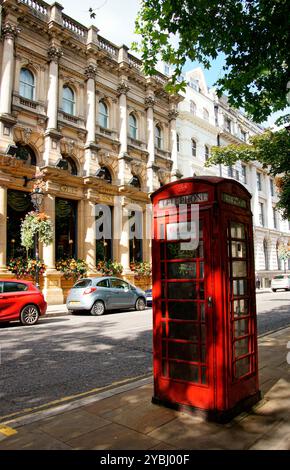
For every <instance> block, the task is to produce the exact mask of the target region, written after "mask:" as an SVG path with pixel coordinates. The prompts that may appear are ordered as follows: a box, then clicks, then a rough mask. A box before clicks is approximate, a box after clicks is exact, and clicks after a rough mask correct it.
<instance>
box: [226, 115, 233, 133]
mask: <svg viewBox="0 0 290 470" xmlns="http://www.w3.org/2000/svg"><path fill="white" fill-rule="evenodd" d="M225 129H226V131H228V132H232V121H231V120H230V119H229V118H228V117H225Z"/></svg>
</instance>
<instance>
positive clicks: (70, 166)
mask: <svg viewBox="0 0 290 470" xmlns="http://www.w3.org/2000/svg"><path fill="white" fill-rule="evenodd" d="M62 158H63V159H64V160H65V161H66V162H67V164H68V168H67V171H68V172H69V173H70V174H71V175H73V176H77V174H78V168H77V165H76V163H75V161H74V160H73V158H71V157H69V156H66V155H62Z"/></svg>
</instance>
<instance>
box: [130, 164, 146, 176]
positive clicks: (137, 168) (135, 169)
mask: <svg viewBox="0 0 290 470" xmlns="http://www.w3.org/2000/svg"><path fill="white" fill-rule="evenodd" d="M143 166H144V164H142V163H141V162H138V161H136V160H133V161H132V162H131V171H132V175H136V176H140V175H141V173H142V170H143Z"/></svg>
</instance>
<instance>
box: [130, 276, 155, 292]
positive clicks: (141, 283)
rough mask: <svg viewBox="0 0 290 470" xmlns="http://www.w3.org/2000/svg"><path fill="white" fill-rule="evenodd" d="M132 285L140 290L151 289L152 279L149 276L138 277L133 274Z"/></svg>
mask: <svg viewBox="0 0 290 470" xmlns="http://www.w3.org/2000/svg"><path fill="white" fill-rule="evenodd" d="M133 282H134V285H135V286H136V287H139V288H140V289H142V290H146V289H151V287H152V278H151V276H139V275H136V274H135V277H134V281H133Z"/></svg>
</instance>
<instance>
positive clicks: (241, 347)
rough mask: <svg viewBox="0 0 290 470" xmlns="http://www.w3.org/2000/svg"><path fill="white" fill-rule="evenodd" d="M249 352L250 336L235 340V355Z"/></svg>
mask: <svg viewBox="0 0 290 470" xmlns="http://www.w3.org/2000/svg"><path fill="white" fill-rule="evenodd" d="M248 352H249V338H244V339H240V340H238V341H236V342H235V357H239V356H243V355H244V354H247V353H248Z"/></svg>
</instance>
